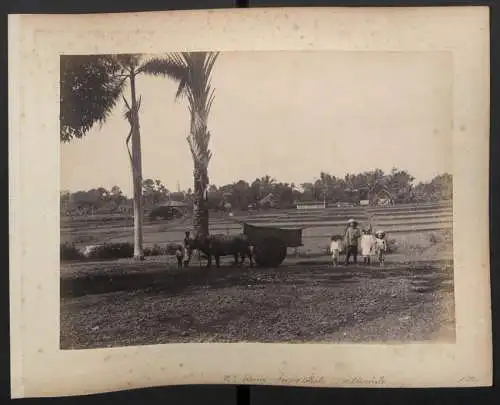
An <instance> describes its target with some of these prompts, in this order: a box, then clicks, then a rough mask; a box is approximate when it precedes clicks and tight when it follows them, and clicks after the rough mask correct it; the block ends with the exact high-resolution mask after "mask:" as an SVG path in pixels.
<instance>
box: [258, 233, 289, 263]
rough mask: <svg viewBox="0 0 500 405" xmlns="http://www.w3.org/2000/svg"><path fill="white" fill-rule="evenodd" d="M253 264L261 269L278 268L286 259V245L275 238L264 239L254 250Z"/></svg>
mask: <svg viewBox="0 0 500 405" xmlns="http://www.w3.org/2000/svg"><path fill="white" fill-rule="evenodd" d="M254 255H255V262H256V263H257V265H258V266H261V267H278V266H279V265H280V264H281V263H282V262H283V260H285V257H286V245H285V244H284V243H283V242H282V241H281V240H279V239H277V238H266V239H264V240H263V241H262V242H260V243H259V244H258V245H257V246H256V247H255V250H254Z"/></svg>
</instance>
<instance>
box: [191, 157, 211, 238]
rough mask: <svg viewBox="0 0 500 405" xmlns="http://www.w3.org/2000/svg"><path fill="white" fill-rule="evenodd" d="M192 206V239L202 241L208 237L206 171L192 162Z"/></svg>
mask: <svg viewBox="0 0 500 405" xmlns="http://www.w3.org/2000/svg"><path fill="white" fill-rule="evenodd" d="M194 167H195V168H194V172H193V177H194V193H193V199H194V206H193V228H194V237H195V238H196V239H203V238H206V237H208V204H207V202H208V201H207V195H206V189H207V187H208V174H207V169H206V168H204V167H201V165H199V164H197V162H194Z"/></svg>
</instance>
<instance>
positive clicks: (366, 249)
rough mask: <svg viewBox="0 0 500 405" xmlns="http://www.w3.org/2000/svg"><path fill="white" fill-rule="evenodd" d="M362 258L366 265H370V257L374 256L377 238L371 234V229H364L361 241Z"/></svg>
mask: <svg viewBox="0 0 500 405" xmlns="http://www.w3.org/2000/svg"><path fill="white" fill-rule="evenodd" d="M360 245H361V256H362V257H363V263H364V264H370V256H371V255H372V254H373V249H374V247H375V238H374V237H373V235H372V234H371V229H364V230H363V235H361V240H360Z"/></svg>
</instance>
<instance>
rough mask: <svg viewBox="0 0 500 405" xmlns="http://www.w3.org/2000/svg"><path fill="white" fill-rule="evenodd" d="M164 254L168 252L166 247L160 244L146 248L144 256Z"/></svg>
mask: <svg viewBox="0 0 500 405" xmlns="http://www.w3.org/2000/svg"><path fill="white" fill-rule="evenodd" d="M164 254H166V249H164V248H162V247H161V246H160V245H154V246H153V247H150V248H149V247H147V248H144V256H162V255H164Z"/></svg>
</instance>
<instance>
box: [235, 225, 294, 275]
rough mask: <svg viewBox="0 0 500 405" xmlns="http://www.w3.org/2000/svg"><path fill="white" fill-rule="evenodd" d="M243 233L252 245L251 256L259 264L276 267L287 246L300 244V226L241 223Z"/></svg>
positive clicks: (283, 257) (284, 254) (281, 260)
mask: <svg viewBox="0 0 500 405" xmlns="http://www.w3.org/2000/svg"><path fill="white" fill-rule="evenodd" d="M243 233H244V234H245V235H246V236H247V237H248V240H249V242H250V245H252V246H253V248H254V251H253V257H254V259H255V262H256V263H257V265H259V266H263V267H278V266H279V265H280V264H281V263H282V262H283V260H285V257H286V251H287V248H288V247H299V246H302V228H292V229H283V228H277V227H273V226H256V225H250V224H247V223H243Z"/></svg>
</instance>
